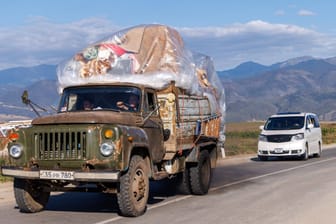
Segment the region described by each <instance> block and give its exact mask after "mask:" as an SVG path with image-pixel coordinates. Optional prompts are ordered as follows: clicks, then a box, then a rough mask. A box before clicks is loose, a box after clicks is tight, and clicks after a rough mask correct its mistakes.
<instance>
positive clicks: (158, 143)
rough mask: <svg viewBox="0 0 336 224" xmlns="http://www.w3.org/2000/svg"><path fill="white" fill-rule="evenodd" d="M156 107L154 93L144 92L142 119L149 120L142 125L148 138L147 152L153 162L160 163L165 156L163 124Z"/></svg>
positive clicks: (150, 91) (152, 91)
mask: <svg viewBox="0 0 336 224" xmlns="http://www.w3.org/2000/svg"><path fill="white" fill-rule="evenodd" d="M157 106H158V102H157V98H156V93H155V91H154V90H145V93H144V105H143V117H144V118H145V117H147V116H149V118H148V119H147V120H146V122H145V123H144V130H145V131H146V133H147V136H148V138H149V139H148V141H149V146H150V149H149V151H150V153H151V157H152V160H153V161H154V162H159V161H161V160H162V158H163V156H164V154H165V150H164V146H163V123H162V120H161V118H160V115H159V108H157ZM150 114H151V115H150Z"/></svg>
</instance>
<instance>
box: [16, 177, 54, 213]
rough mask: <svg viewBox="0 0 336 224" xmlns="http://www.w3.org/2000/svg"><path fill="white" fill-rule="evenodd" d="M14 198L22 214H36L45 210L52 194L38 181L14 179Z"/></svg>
mask: <svg viewBox="0 0 336 224" xmlns="http://www.w3.org/2000/svg"><path fill="white" fill-rule="evenodd" d="M14 196H15V200H16V203H17V204H18V206H19V208H20V211H21V212H25V213H35V212H40V211H42V210H43V209H44V208H45V206H46V205H47V203H48V200H49V197H50V192H46V191H43V188H42V186H41V185H40V184H39V183H38V182H36V181H30V180H25V179H20V178H14Z"/></svg>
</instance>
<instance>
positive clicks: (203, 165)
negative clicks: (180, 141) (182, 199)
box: [190, 150, 211, 195]
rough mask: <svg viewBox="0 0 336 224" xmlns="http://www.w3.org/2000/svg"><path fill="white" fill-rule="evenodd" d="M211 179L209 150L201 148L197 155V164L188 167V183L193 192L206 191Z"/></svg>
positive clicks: (201, 193)
mask: <svg viewBox="0 0 336 224" xmlns="http://www.w3.org/2000/svg"><path fill="white" fill-rule="evenodd" d="M210 180H211V162H210V156H209V152H208V151H207V150H203V151H202V152H201V154H200V156H199V160H198V163H197V166H193V167H190V185H191V191H192V193H193V194H197V195H203V194H206V193H208V190H209V187H210Z"/></svg>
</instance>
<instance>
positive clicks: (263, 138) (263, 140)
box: [259, 135, 267, 142]
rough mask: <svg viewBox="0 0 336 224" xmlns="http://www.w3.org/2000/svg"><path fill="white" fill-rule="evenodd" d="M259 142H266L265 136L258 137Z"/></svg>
mask: <svg viewBox="0 0 336 224" xmlns="http://www.w3.org/2000/svg"><path fill="white" fill-rule="evenodd" d="M259 141H262V142H267V136H266V135H259Z"/></svg>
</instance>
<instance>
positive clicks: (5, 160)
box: [0, 156, 13, 183]
mask: <svg viewBox="0 0 336 224" xmlns="http://www.w3.org/2000/svg"><path fill="white" fill-rule="evenodd" d="M8 164H9V160H8V157H7V156H1V157H0V166H3V165H8ZM12 179H13V178H11V177H5V176H2V175H1V174H0V183H3V182H6V181H9V180H12Z"/></svg>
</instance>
